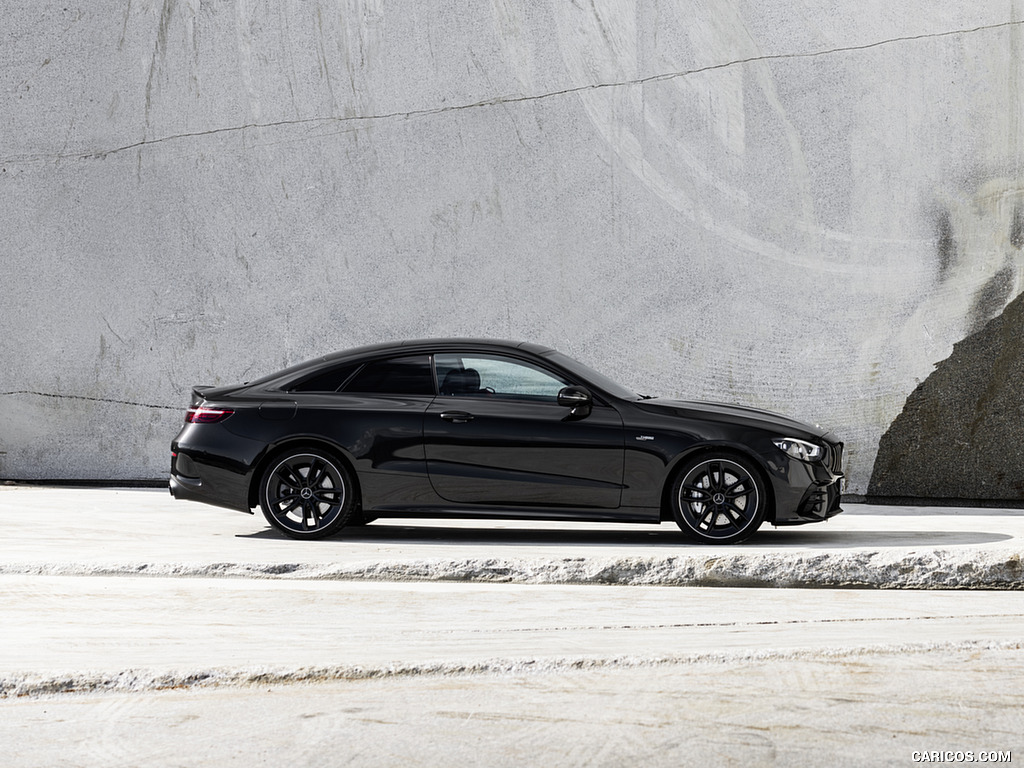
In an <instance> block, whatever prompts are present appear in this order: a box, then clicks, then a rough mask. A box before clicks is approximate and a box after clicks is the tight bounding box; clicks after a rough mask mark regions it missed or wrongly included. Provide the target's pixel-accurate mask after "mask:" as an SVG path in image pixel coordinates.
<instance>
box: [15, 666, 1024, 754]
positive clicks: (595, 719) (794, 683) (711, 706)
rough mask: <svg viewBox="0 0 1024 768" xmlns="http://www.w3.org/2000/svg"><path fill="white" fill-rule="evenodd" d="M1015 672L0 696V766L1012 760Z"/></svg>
mask: <svg viewBox="0 0 1024 768" xmlns="http://www.w3.org/2000/svg"><path fill="white" fill-rule="evenodd" d="M1022 675H1024V653H1022V651H1021V650H1019V649H1018V650H999V649H982V648H973V649H969V650H960V651H935V652H930V653H905V652H904V653H875V654H863V655H853V656H845V657H836V656H825V657H819V658H800V659H742V660H731V661H725V662H722V663H718V664H683V665H669V666H658V667H650V668H639V669H638V668H631V669H624V668H602V669H584V670H579V669H576V670H560V671H557V672H546V673H531V672H520V673H515V674H478V675H445V676H426V677H392V678H386V679H378V680H355V681H348V680H344V681H335V682H326V683H319V684H315V685H280V684H274V683H265V684H262V685H258V686H256V685H254V686H252V687H247V688H218V689H209V690H201V689H187V690H168V691H163V692H158V693H152V692H145V693H130V692H125V693H117V694H101V695H93V696H65V697H59V698H54V697H45V698H27V699H7V700H0V742H2V743H4V744H5V749H4V764H5V765H7V766H10V767H11V768H40V767H41V766H54V765H61V766H74V767H75V768H134V767H135V766H139V765H146V766H153V768H165V767H166V768H182V766H189V767H191V766H214V765H216V766H225V767H226V768H236V767H237V768H249V766H267V767H268V768H277V766H280V765H291V766H296V768H313V767H315V766H316V767H319V766H323V767H326V766H335V765H352V766H396V765H402V766H414V767H416V768H418V767H419V766H448V767H450V766H509V767H510V768H520V766H527V765H552V766H626V765H639V764H642V765H646V766H653V767H655V768H678V766H688V765H702V766H737V768H738V767H739V766H796V767H798V768H803V767H806V768H820V766H844V767H845V766H855V767H859V766H912V765H917V764H920V762H919V761H920V758H919V757H918V758H917V759H916V760H915V753H920V752H922V751H924V752H928V753H929V756H930V754H931V752H946V751H949V752H952V753H953V755H954V756H955V754H956V752H957V751H961V752H967V751H970V752H972V753H973V755H974V756H975V764H978V763H980V760H979V759H978V758H979V756H980V754H981V753H982V752H985V753H986V757H988V756H990V755H991V753H992V752H997V753H1002V754H1003V755H1006V754H1007V753H1008V757H1009V758H1010V760H1009V761H1004V763H1003V764H1006V762H1009V764H1011V765H1016V764H1018V763H1019V762H1020V759H1021V757H1020V756H1021V754H1022V750H1024V737H1022V735H1021V734H1022V733H1024V720H1022V717H1024V715H1022V712H1024V701H1022V695H1021V692H1020V687H1019V686H1018V685H1016V684H1015V681H1017V680H1019V679H1020V678H1021V676H1022ZM930 762H931V764H936V763H938V760H933V761H930ZM991 762H992V763H993V764H999V763H997V762H996V761H995V760H992V761H991ZM943 764H946V765H958V764H960V763H956V762H953V761H952V760H949V761H945V762H944V763H943Z"/></svg>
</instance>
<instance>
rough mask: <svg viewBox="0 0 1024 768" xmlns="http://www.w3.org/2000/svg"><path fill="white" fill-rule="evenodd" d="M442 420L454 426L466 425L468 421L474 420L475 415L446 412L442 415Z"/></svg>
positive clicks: (462, 412)
mask: <svg viewBox="0 0 1024 768" xmlns="http://www.w3.org/2000/svg"><path fill="white" fill-rule="evenodd" d="M441 418H442V419H444V420H445V421H450V422H452V423H453V424H465V423H466V422H467V421H472V420H473V414H472V413H466V412H465V411H444V412H442V413H441Z"/></svg>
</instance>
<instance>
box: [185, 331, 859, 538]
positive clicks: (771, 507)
mask: <svg viewBox="0 0 1024 768" xmlns="http://www.w3.org/2000/svg"><path fill="white" fill-rule="evenodd" d="M171 457H172V458H171V479H170V489H171V493H172V494H173V495H174V496H175V497H176V498H179V499H191V500H194V501H201V502H206V503H209V504H216V505H220V506H224V507H229V508H231V509H237V510H240V511H243V512H250V513H251V511H252V508H253V507H255V506H257V505H259V506H260V507H261V508H262V509H263V514H264V515H265V516H266V518H267V520H268V521H269V523H270V524H271V525H272V526H274V527H275V528H277V529H278V530H280V531H281V532H282V533H284V534H286V535H288V536H291V537H293V538H297V539H314V538H322V537H325V536H330V535H331V534H333V533H336V532H337V531H339V530H341V529H342V528H344V527H345V526H352V525H364V524H366V523H368V522H370V521H372V520H374V519H376V518H378V517H465V518H526V519H537V520H592V521H601V520H604V521H613V522H631V523H659V522H661V521H662V520H669V519H674V520H675V521H676V523H677V524H678V525H679V527H680V528H681V529H682V530H683V532H684V533H686V534H688V535H689V536H691V537H693V538H695V539H698V540H700V541H703V542H711V543H721V544H725V543H731V542H737V541H741V540H743V539H745V538H747V537H748V536H750V535H751V534H752V533H754V532H755V531H756V530H757V529H758V527H759V526H760V525H761V523H762V522H763V521H765V520H767V521H769V522H770V523H772V524H773V525H796V524H800V523H809V522H814V521H818V520H824V519H826V518H828V517H831V516H833V515H836V514H838V513H839V512H841V511H842V510H841V509H840V507H839V502H840V487H839V486H840V480H841V478H842V476H843V475H842V471H841V468H842V459H843V444H842V443H841V442H839V441H838V440H837V439H836V438H835V437H834V436H833V435H831V434H827V433H826V432H825V430H823V429H820V428H818V427H812V426H809V425H807V424H802V423H800V422H798V421H794V420H792V419H788V418H786V417H784V416H779V415H776V414H772V413H768V412H766V411H761V410H755V409H753V408H745V407H741V406H737V405H721V404H715V403H704V402H682V401H677V400H665V399H660V398H652V397H647V396H643V395H638V394H636V393H634V392H631V391H629V390H628V389H626V388H624V387H622V386H620V385H618V384H616V383H615V382H613V381H611V380H610V379H608V378H606V377H605V376H603V375H601V374H599V373H596V372H595V371H592V370H590V369H589V368H587V367H586V366H584V365H582V364H581V363H578V362H577V361H575V360H573V359H572V358H569V357H567V356H565V355H563V354H561V353H559V352H556V351H554V350H552V349H548V348H547V347H542V346H538V345H536V344H529V343H516V342H504V341H489V340H475V339H445V340H425V341H406V342H400V343H393V344H379V345H374V346H368V347H361V348H359V349H353V350H350V351H347V352H340V353H337V354H334V355H328V356H326V357H320V358H317V359H315V360H310V361H308V362H305V363H301V364H299V365H296V366H293V367H291V368H288V369H287V370H284V371H280V372H278V373H274V374H271V375H270V376H266V377H264V378H261V379H258V380H256V381H251V382H248V383H245V384H239V385H234V386H226V387H209V386H197V387H195V388H194V389H193V390H192V403H191V407H189V409H188V412H187V415H186V417H185V426H184V427H183V428H182V430H181V432H180V433H179V434H178V436H177V437H176V438H175V439H174V441H173V442H172V443H171Z"/></svg>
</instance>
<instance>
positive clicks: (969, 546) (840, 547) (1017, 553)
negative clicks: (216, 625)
mask: <svg viewBox="0 0 1024 768" xmlns="http://www.w3.org/2000/svg"><path fill="white" fill-rule="evenodd" d="M847 509H848V510H849V511H847V512H844V513H843V514H841V515H839V516H837V517H835V518H833V519H831V520H829V521H827V522H825V523H820V524H811V525H806V526H800V527H794V528H778V529H773V528H771V527H770V526H765V527H764V528H763V529H762V531H761V532H759V533H758V534H757V535H756V536H755V537H753V538H752V539H750V540H749V541H747V542H745V543H743V544H741V545H736V546H726V547H720V546H704V545H698V544H694V543H691V542H690V541H688V540H687V539H685V538H684V537H683V536H682V534H681V533H680V531H679V529H678V528H677V527H676V526H675V524H671V523H665V524H662V525H658V526H649V525H621V524H604V525H602V524H597V523H594V524H581V523H554V522H553V523H535V522H504V521H481V520H475V521H465V522H458V521H451V520H424V521H407V520H380V521H377V522H375V523H373V524H372V525H370V526H368V527H366V528H355V529H349V530H346V531H344V532H343V533H342V534H341V535H339V536H336V537H334V538H331V539H328V540H325V541H315V542H300V541H293V540H291V539H287V538H285V537H284V536H282V535H280V534H278V533H276V532H275V531H274V530H273V529H272V528H270V527H269V525H268V524H267V523H266V521H265V520H264V519H263V516H262V515H261V514H259V513H258V512H257V514H255V515H251V516H250V515H246V514H244V513H240V512H232V511H229V510H224V509H220V508H217V507H211V506H207V505H203V504H197V503H193V502H183V501H177V500H175V499H172V498H171V497H170V495H169V494H168V493H167V492H166V491H164V490H158V489H145V490H141V489H131V490H127V489H122V490H117V489H97V488H50V487H37V486H0V520H2V521H3V525H4V532H5V535H4V537H3V539H0V574H15V573H46V574H67V575H73V574H108V575H109V574H134V573H146V574H150V575H192V576H210V575H234V576H256V577H268V578H293V579H310V578H314V579H323V578H343V579H416V580H424V579H449V580H483V581H517V582H524V583H613V584H690V585H727V584H731V585H734V586H745V585H762V586H790V585H800V584H806V585H817V586H849V585H859V586H870V587H883V588H886V587H914V588H947V587H991V588H1009V589H1020V588H1022V587H1024V576H1022V564H1021V556H1022V554H1024V512H1022V511H1019V510H1003V509H959V508H941V509H940V508H913V507H882V506H868V505H859V504H849V505H847Z"/></svg>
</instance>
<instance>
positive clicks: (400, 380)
mask: <svg viewBox="0 0 1024 768" xmlns="http://www.w3.org/2000/svg"><path fill="white" fill-rule="evenodd" d="M344 391H345V392H366V393H373V394H379V395H433V394H434V377H433V374H432V373H431V371H430V358H429V357H428V356H427V355H410V356H409V357H393V358H390V359H388V360H375V361H373V362H372V363H367V364H366V365H364V366H363V368H362V370H360V371H359V373H357V374H356V375H355V376H354V377H353V378H352V380H351V381H349V382H348V384H347V385H346V386H345V390H344Z"/></svg>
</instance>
